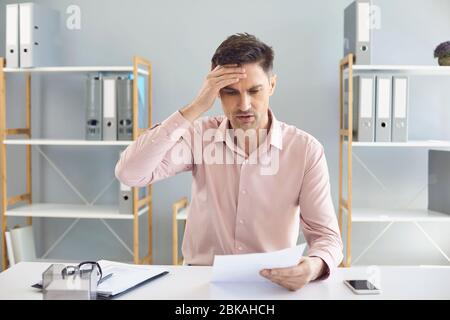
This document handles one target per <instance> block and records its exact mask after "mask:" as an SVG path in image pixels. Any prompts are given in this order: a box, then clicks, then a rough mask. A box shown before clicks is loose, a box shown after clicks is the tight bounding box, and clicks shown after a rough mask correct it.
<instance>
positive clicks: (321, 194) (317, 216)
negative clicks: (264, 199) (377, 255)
mask: <svg viewBox="0 0 450 320" xmlns="http://www.w3.org/2000/svg"><path fill="white" fill-rule="evenodd" d="M330 189H331V188H330V181H329V173H328V166H327V161H326V158H325V153H324V149H323V147H322V145H321V144H320V143H319V142H318V141H317V140H312V141H310V142H309V143H308V146H307V151H306V168H305V174H304V177H303V182H302V186H301V190H300V195H299V205H300V224H301V228H302V231H303V234H304V236H305V239H306V241H307V243H308V248H309V250H308V252H307V256H310V257H312V256H315V257H319V258H321V259H322V260H323V261H324V262H325V264H326V267H327V268H328V270H327V271H326V272H325V273H324V274H322V275H321V277H320V278H319V279H320V280H323V279H326V278H328V277H329V275H330V274H331V273H332V272H333V269H335V268H336V267H337V266H338V265H339V264H340V262H341V261H342V258H343V254H342V249H343V245H342V239H341V235H340V231H339V226H338V223H337V218H336V213H335V210H334V206H333V201H332V198H331V192H330Z"/></svg>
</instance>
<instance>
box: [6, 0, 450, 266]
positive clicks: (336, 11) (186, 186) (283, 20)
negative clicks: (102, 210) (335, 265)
mask: <svg viewBox="0 0 450 320" xmlns="http://www.w3.org/2000/svg"><path fill="white" fill-rule="evenodd" d="M36 2H39V3H42V4H46V5H49V6H51V7H53V8H56V9H58V10H60V11H61V12H62V13H63V15H64V12H65V10H66V8H67V6H69V5H71V4H76V5H79V6H80V8H81V15H82V24H81V30H75V31H71V30H68V29H66V28H65V23H64V21H63V22H62V27H63V29H62V35H63V40H62V52H63V64H64V65H75V66H76V65H80V66H84V65H129V64H130V63H131V58H132V56H133V55H136V54H137V55H141V56H144V57H146V58H148V59H150V60H151V61H152V63H153V72H154V73H153V77H154V78H153V79H154V80H153V84H154V88H153V90H154V91H153V93H154V100H153V102H154V112H153V119H154V122H159V121H162V120H164V119H165V118H166V117H168V116H169V115H170V114H171V113H172V112H174V111H175V110H177V109H179V108H181V107H182V106H183V105H185V104H187V103H189V102H190V101H191V100H192V99H193V98H194V97H195V94H196V93H197V92H198V89H199V87H200V85H201V82H202V80H203V77H204V76H205V74H206V73H207V71H208V68H209V61H210V58H211V56H212V53H213V52H214V50H215V48H216V47H217V46H218V44H219V43H220V42H221V41H222V40H223V39H224V38H225V37H226V36H228V35H230V34H233V33H235V32H249V33H253V34H255V35H257V36H258V37H259V38H260V39H262V40H263V41H265V42H267V43H268V44H270V45H272V46H273V48H274V49H275V53H276V58H275V72H276V73H277V74H278V86H277V91H276V93H275V95H274V96H273V98H272V100H271V107H272V108H273V110H274V111H275V113H276V115H277V117H278V119H280V120H282V121H285V122H287V123H290V124H293V125H296V126H297V127H299V128H301V129H303V130H305V131H307V132H309V133H311V134H313V135H314V136H315V137H317V138H318V139H319V140H320V141H321V142H322V143H323V145H324V147H325V150H326V156H327V159H328V164H329V169H330V175H331V187H332V193H333V199H334V203H335V205H336V203H337V194H338V136H337V132H338V62H339V59H340V58H341V57H342V45H343V41H342V38H343V9H344V8H345V7H346V6H347V5H348V4H349V3H350V1H349V0H345V1H344V0H341V1H335V0H333V1H332V0H328V1H298V0H289V1H275V0H270V1H260V0H258V1H256V0H251V1H236V0H230V1H228V2H226V5H224V3H223V2H219V1H207V0H200V1H173V0H171V1H144V0H133V1H119V0H108V1H106V0H94V1H92V0H91V1H88V0H70V1H68V0H58V1H56V0H43V1H36ZM6 3H11V1H0V4H1V5H0V14H1V17H2V18H1V21H2V23H1V24H0V28H1V29H0V31H1V32H0V49H1V51H0V52H2V53H3V52H4V32H5V31H4V28H5V26H4V22H3V21H4V18H3V17H4V11H5V9H4V6H5V4H6ZM374 4H376V5H379V6H380V8H381V19H382V20H381V29H379V30H375V31H374V62H375V63H378V64H429V65H434V64H436V61H435V60H434V59H433V50H434V48H435V46H436V45H437V44H439V43H440V42H442V41H445V40H450V39H449V37H450V20H449V19H448V13H449V12H450V2H449V1H447V0H433V1H425V0H414V1H411V0H409V1H407V0H395V1H392V0H378V1H374ZM83 79H84V78H83V77H82V76H80V75H70V76H62V75H52V76H48V75H45V76H39V77H36V78H35V79H34V80H33V99H34V104H33V135H34V136H35V137H44V138H56V137H65V138H82V137H83V123H84V109H83V103H84V100H83V97H84V87H83V85H84V82H83ZM448 85H449V81H448V79H444V78H442V77H439V78H432V77H429V78H412V79H411V105H410V107H411V118H410V126H411V128H410V136H411V138H412V139H427V138H429V139H444V138H445V139H450V126H448V120H449V119H450V111H449V104H450V97H449V96H448V94H445V93H446V92H445V91H444V90H445V88H448ZM23 100H24V99H23V80H22V78H21V77H17V76H12V77H10V76H8V112H7V120H8V124H9V126H10V127H11V126H18V125H23V124H24V123H23V121H21V119H22V118H23V110H24V109H23ZM220 113H221V108H220V106H219V104H217V105H216V106H215V107H214V109H213V110H212V111H211V112H210V113H209V114H220ZM11 150H12V152H11V153H10V154H9V155H8V163H9V170H8V177H9V180H10V186H9V188H8V192H9V194H18V193H21V192H23V190H24V186H25V185H24V181H25V177H24V175H23V174H22V173H21V170H19V169H21V168H23V165H24V161H23V155H24V152H23V151H22V150H23V148H20V147H11ZM42 150H43V151H45V152H46V154H47V155H48V156H49V157H50V158H51V159H52V160H53V161H54V162H55V163H56V164H57V165H58V166H59V167H60V168H61V169H62V170H63V172H64V173H65V174H66V175H67V176H68V178H70V179H71V181H73V183H74V185H75V186H76V187H77V188H79V189H80V190H82V192H83V194H84V195H85V196H86V197H87V198H88V199H91V200H92V198H93V197H94V195H95V194H97V192H99V191H100V190H101V189H102V188H103V186H105V185H106V184H107V183H108V182H109V181H110V180H111V179H112V178H113V177H114V173H113V170H114V165H115V162H116V160H117V157H118V149H117V148H106V147H105V148H99V149H97V150H96V149H95V148H88V147H75V148H73V147H72V148H69V147H64V148H61V147H57V148H56V147H43V148H42ZM355 152H356V153H357V155H358V157H359V158H360V159H361V160H363V161H364V163H365V164H366V165H367V166H368V167H369V168H370V170H371V171H372V172H373V173H374V174H376V176H377V177H379V178H380V179H381V181H382V182H383V184H384V185H385V186H386V188H385V189H383V188H380V186H379V185H378V184H377V183H376V182H375V180H374V179H372V178H371V177H370V175H368V173H367V171H366V170H365V169H364V168H363V167H362V166H361V165H360V164H358V162H356V161H354V187H353V190H354V205H355V206H380V203H381V204H382V205H381V206H387V207H389V206H411V207H418V208H424V207H426V205H427V197H426V184H427V152H426V151H425V150H395V149H381V150H378V151H376V150H373V149H361V150H359V149H358V150H355ZM92 159H95V161H93V160H92ZM13 163H14V166H13V165H11V164H13ZM33 165H34V168H35V169H34V170H33V192H34V197H33V198H34V199H33V200H34V201H61V202H70V203H81V202H80V199H79V198H77V196H76V195H74V193H73V192H71V190H70V189H69V188H68V187H67V185H66V184H65V183H64V182H63V181H62V180H61V179H60V178H59V177H58V176H57V175H56V174H55V172H54V171H53V170H52V169H51V168H50V167H49V166H48V164H47V163H46V161H44V160H43V159H41V157H40V156H39V155H38V154H37V153H36V152H34V156H33ZM190 183H191V177H190V175H189V174H186V173H185V174H181V175H179V176H176V177H173V178H170V179H167V180H165V181H161V182H157V183H156V184H155V185H154V221H153V223H154V235H153V240H154V257H155V263H158V264H168V263H170V262H171V215H170V210H171V204H172V203H173V202H174V201H176V200H177V199H179V198H180V197H182V196H186V195H187V196H189V195H190ZM117 188H118V187H117V184H114V185H113V186H112V187H111V188H110V189H109V191H108V192H107V193H106V194H105V196H104V197H102V198H101V199H100V203H114V202H115V201H117V200H116V193H117ZM23 221H24V220H23V219H9V223H8V224H9V226H13V225H15V224H17V223H23ZM35 221H36V224H35V228H36V242H37V244H38V251H39V253H40V254H42V253H43V252H45V251H46V249H48V248H49V247H50V246H51V245H52V244H53V243H54V241H55V240H56V239H57V238H58V237H59V236H60V234H61V233H62V232H63V231H64V230H65V228H66V227H67V226H69V225H70V224H71V223H72V222H73V220H72V219H67V220H66V219H64V220H58V219H35ZM145 224H146V221H145V219H141V225H143V226H145ZM110 225H111V226H112V227H113V228H114V230H115V232H117V233H118V234H119V235H120V236H122V237H123V238H124V239H125V241H126V242H127V243H128V245H130V246H131V244H132V242H131V239H132V233H131V231H132V225H131V223H128V222H118V221H112V222H110ZM384 226H385V224H383V223H375V224H368V223H359V224H355V225H354V227H353V235H354V239H353V249H354V250H353V257H356V256H358V254H359V252H361V251H362V250H363V248H364V247H365V246H367V245H368V244H369V243H370V242H371V240H372V239H373V237H375V236H376V234H377V232H379V231H381V230H382V229H383V228H384ZM422 226H423V227H424V229H425V230H426V231H427V232H429V233H430V235H431V236H432V238H433V239H434V241H436V242H437V243H438V244H439V245H441V246H442V247H443V249H444V251H445V252H446V253H447V255H449V254H450V233H448V232H447V230H448V227H449V225H448V224H436V223H424V224H422ZM141 230H142V232H141V240H142V241H143V243H144V244H145V243H146V241H145V239H146V235H145V234H143V231H144V228H142V229H141ZM145 249H146V248H145V246H144V248H143V251H144V250H145ZM49 257H50V258H55V259H59V258H65V259H72V260H80V259H98V258H102V257H104V258H108V259H117V260H130V259H131V256H130V255H129V254H128V253H127V252H126V251H125V250H124V249H123V247H122V246H121V245H120V244H119V243H118V242H117V241H116V240H115V239H114V238H113V237H112V236H111V234H110V233H109V232H108V230H107V229H106V228H105V226H104V225H102V223H101V222H100V221H96V220H94V221H81V222H80V223H79V224H78V225H77V226H76V227H75V228H74V229H73V230H72V231H71V232H70V233H69V234H68V236H67V237H66V239H65V240H64V241H63V242H62V243H61V244H60V245H59V246H57V247H56V248H55V250H54V251H53V252H52V254H51V255H50V256H49ZM359 263H360V264H372V263H375V264H415V263H418V264H445V263H446V261H445V260H444V259H443V258H442V257H441V256H440V255H439V253H438V251H437V250H436V249H435V248H433V247H432V246H431V245H430V244H429V242H427V240H426V238H425V237H424V235H423V234H422V233H420V231H418V229H417V228H415V227H414V226H413V225H412V224H397V225H394V226H393V227H392V228H391V230H390V231H388V232H387V233H386V235H385V237H384V238H383V239H381V240H380V242H379V243H378V244H377V245H375V246H374V248H373V249H372V251H370V252H368V253H367V255H366V256H365V257H364V258H362V259H361V260H360V261H359Z"/></svg>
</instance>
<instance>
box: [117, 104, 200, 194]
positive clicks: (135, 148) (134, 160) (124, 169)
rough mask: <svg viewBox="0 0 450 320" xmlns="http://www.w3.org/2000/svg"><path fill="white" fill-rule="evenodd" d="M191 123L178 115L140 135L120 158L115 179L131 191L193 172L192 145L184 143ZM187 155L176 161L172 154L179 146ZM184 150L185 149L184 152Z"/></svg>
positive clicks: (178, 113)
mask: <svg viewBox="0 0 450 320" xmlns="http://www.w3.org/2000/svg"><path fill="white" fill-rule="evenodd" d="M191 128H192V124H191V122H190V121H188V120H187V119H185V118H184V117H183V116H182V115H181V113H180V112H179V111H176V112H175V113H173V114H172V115H171V116H169V117H168V118H167V119H166V120H165V121H163V122H162V123H158V124H156V125H155V126H153V127H152V128H150V129H148V130H147V131H145V132H144V133H143V134H142V135H140V136H139V137H138V138H137V139H136V141H134V142H133V143H131V144H130V145H129V146H128V147H127V148H126V149H125V150H124V151H123V152H122V153H121V155H120V159H119V161H118V162H117V164H116V167H115V175H116V178H117V179H119V181H120V182H122V183H123V184H125V185H127V186H130V187H143V186H146V185H148V184H151V183H153V182H156V181H158V180H161V179H164V178H168V177H170V176H173V175H175V174H177V173H179V172H182V171H189V170H192V167H193V161H192V153H191V150H190V147H189V146H190V145H189V143H186V141H184V139H182V137H183V135H186V134H187V135H189V133H190V132H189V131H190V129H191ZM183 143H185V145H183V146H180V150H176V151H181V152H183V151H184V158H183V159H179V158H178V160H182V161H174V154H173V153H171V152H170V151H171V150H173V149H174V148H175V146H176V145H179V144H183ZM183 147H184V149H183Z"/></svg>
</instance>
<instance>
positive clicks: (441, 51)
mask: <svg viewBox="0 0 450 320" xmlns="http://www.w3.org/2000/svg"><path fill="white" fill-rule="evenodd" d="M434 57H435V58H438V62H439V65H440V66H450V41H447V42H442V43H441V44H440V45H438V46H437V47H436V49H434Z"/></svg>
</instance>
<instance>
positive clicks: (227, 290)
mask: <svg viewBox="0 0 450 320" xmlns="http://www.w3.org/2000/svg"><path fill="white" fill-rule="evenodd" d="M49 264H50V263H43V262H21V263H19V264H16V265H14V266H13V267H11V268H9V269H7V270H6V271H4V272H2V273H0V299H2V300H3V299H42V294H41V293H40V292H39V291H38V290H36V289H34V288H31V287H30V285H31V284H33V283H36V282H37V281H39V280H40V278H41V275H42V272H43V271H44V270H45V269H46V268H47V267H48V266H49ZM140 267H142V268H152V266H140ZM159 267H161V266H159ZM162 267H163V268H166V269H167V270H168V271H169V272H170V273H169V274H168V275H166V276H164V277H162V278H160V279H157V280H155V281H153V282H150V283H148V284H146V285H144V286H142V287H140V288H137V289H135V290H133V291H131V292H129V293H127V294H125V295H123V296H121V297H119V298H120V299H156V300H158V299H168V300H197V299H201V300H208V299H214V300H216V299H217V300H230V299H233V300H241V299H252V300H253V299H254V300H259V299H263V300H281V299H294V300H302V299H450V267H446V266H442V267H441V266H369V267H365V266H357V267H351V268H339V269H337V270H336V272H335V273H334V274H333V275H332V277H330V278H329V279H327V280H324V281H315V282H312V283H309V284H308V285H306V286H305V287H304V288H302V289H300V290H298V291H296V292H291V291H288V290H286V289H284V288H281V287H279V286H277V285H275V284H272V283H271V282H261V283H226V284H225V283H223V284H216V283H210V282H209V280H210V278H211V272H212V267H194V266H162ZM374 278H375V279H376V278H378V279H379V283H380V285H381V289H382V294H379V295H355V294H353V293H352V292H351V291H350V290H349V289H348V288H347V287H346V286H345V285H344V284H343V280H345V279H374ZM375 281H376V280H375Z"/></svg>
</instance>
